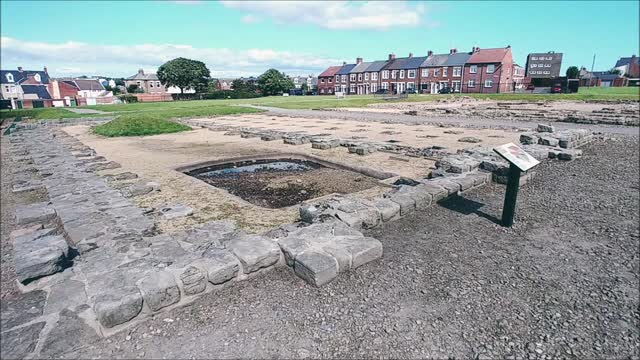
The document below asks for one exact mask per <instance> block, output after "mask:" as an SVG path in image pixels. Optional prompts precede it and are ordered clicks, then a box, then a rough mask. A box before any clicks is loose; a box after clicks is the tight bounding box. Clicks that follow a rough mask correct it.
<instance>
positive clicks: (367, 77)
mask: <svg viewBox="0 0 640 360" xmlns="http://www.w3.org/2000/svg"><path fill="white" fill-rule="evenodd" d="M364 81H369V73H364Z"/></svg>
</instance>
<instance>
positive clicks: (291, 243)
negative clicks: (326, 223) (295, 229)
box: [278, 234, 310, 266]
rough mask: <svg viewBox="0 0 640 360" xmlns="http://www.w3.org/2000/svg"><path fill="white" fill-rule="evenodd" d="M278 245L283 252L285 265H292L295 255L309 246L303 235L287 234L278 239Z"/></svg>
mask: <svg viewBox="0 0 640 360" xmlns="http://www.w3.org/2000/svg"><path fill="white" fill-rule="evenodd" d="M278 245H279V246H280V249H281V250H282V253H283V254H284V259H285V261H286V262H287V265H289V266H293V265H294V263H295V260H296V256H298V255H299V254H301V253H302V252H304V251H305V250H307V249H308V248H309V246H310V245H309V243H308V241H307V239H306V238H305V237H301V236H295V235H291V234H290V235H289V236H287V237H285V238H282V239H279V240H278Z"/></svg>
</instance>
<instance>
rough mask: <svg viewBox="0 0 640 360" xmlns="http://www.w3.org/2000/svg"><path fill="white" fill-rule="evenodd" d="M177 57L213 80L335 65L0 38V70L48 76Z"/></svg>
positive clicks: (128, 68) (209, 51)
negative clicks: (196, 63)
mask: <svg viewBox="0 0 640 360" xmlns="http://www.w3.org/2000/svg"><path fill="white" fill-rule="evenodd" d="M177 57H185V58H189V59H194V60H200V61H203V62H204V63H205V64H207V67H208V68H209V70H211V72H212V74H216V75H217V76H221V75H219V74H224V76H234V75H238V76H248V75H259V74H261V73H263V72H264V71H265V70H267V69H268V68H271V67H274V68H277V69H279V70H281V71H285V72H287V73H291V74H309V73H314V74H318V73H319V72H321V71H323V70H324V69H325V68H326V67H328V66H330V65H334V64H338V63H340V62H341V61H340V60H337V59H332V58H328V57H318V56H316V55H314V54H307V53H298V52H290V51H276V50H272V49H248V50H234V49H227V48H196V47H193V46H191V45H183V44H138V45H96V44H87V43H81V42H75V41H67V42H63V43H46V42H34V41H22V40H19V39H15V38H10V37H2V38H0V62H1V63H2V65H3V68H10V67H17V66H23V67H25V68H27V67H29V68H35V69H40V68H42V67H43V66H44V65H47V66H48V67H49V69H50V72H54V74H53V75H54V76H56V75H82V74H88V75H90V74H100V75H111V76H129V75H133V74H134V73H135V72H136V71H137V70H138V69H139V68H143V69H156V68H157V67H158V66H160V65H162V64H163V63H164V62H166V61H168V60H171V59H174V58H177Z"/></svg>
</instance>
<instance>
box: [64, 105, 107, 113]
mask: <svg viewBox="0 0 640 360" xmlns="http://www.w3.org/2000/svg"><path fill="white" fill-rule="evenodd" d="M64 109H65V110H69V111H71V112H74V113H76V114H110V113H108V112H106V111H100V110H94V109H81V108H68V107H66V108H64Z"/></svg>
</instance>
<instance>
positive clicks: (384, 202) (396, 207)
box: [374, 198, 400, 222]
mask: <svg viewBox="0 0 640 360" xmlns="http://www.w3.org/2000/svg"><path fill="white" fill-rule="evenodd" d="M374 205H375V207H376V208H377V209H378V211H379V212H380V216H381V218H382V221H383V222H387V221H392V220H395V219H397V218H399V217H400V204H398V203H396V202H394V201H391V200H390V199H387V198H384V199H378V200H376V201H375V202H374Z"/></svg>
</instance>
